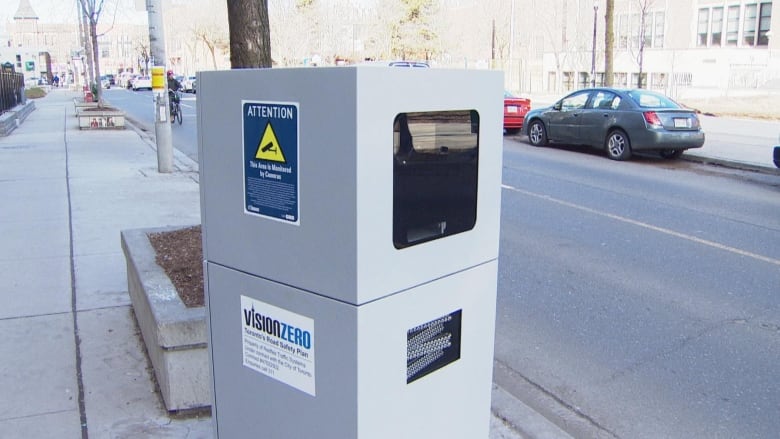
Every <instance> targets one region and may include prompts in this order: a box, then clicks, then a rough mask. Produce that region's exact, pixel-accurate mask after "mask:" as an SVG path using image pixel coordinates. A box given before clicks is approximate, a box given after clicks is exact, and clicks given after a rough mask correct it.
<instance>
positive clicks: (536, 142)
mask: <svg viewBox="0 0 780 439" xmlns="http://www.w3.org/2000/svg"><path fill="white" fill-rule="evenodd" d="M528 140H529V141H530V142H531V145H533V146H544V145H547V130H545V129H544V124H543V123H542V121H541V120H535V121H533V122H531V125H529V126H528Z"/></svg>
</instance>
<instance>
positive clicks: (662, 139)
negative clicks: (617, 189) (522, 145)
mask: <svg viewBox="0 0 780 439" xmlns="http://www.w3.org/2000/svg"><path fill="white" fill-rule="evenodd" d="M523 132H524V134H527V135H528V139H529V141H530V142H531V144H532V145H535V146H543V145H547V144H548V143H549V142H556V143H564V144H569V145H589V146H594V147H597V148H603V149H604V150H606V152H607V156H609V158H611V159H613V160H627V159H629V158H630V157H631V153H632V152H633V151H657V152H659V153H660V154H661V156H662V157H664V158H669V159H672V158H678V157H680V155H682V153H683V152H684V151H685V150H686V149H690V148H700V147H701V146H702V145H704V131H703V130H702V129H701V125H700V124H699V118H698V117H697V116H696V113H695V112H694V111H693V110H690V109H687V108H683V107H682V106H680V105H679V104H677V103H676V102H674V101H673V100H671V99H669V98H668V97H666V96H664V95H663V94H661V93H657V92H654V91H650V90H644V89H632V90H623V89H614V88H589V89H584V90H578V91H575V92H573V93H571V94H569V95H567V96H565V97H563V98H562V99H560V100H559V101H558V102H556V103H555V104H553V105H552V106H551V107H547V108H540V109H534V110H531V111H529V112H528V114H526V116H525V120H524V121H523Z"/></svg>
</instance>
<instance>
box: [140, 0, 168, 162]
mask: <svg viewBox="0 0 780 439" xmlns="http://www.w3.org/2000/svg"><path fill="white" fill-rule="evenodd" d="M146 11H147V13H148V16H149V46H150V51H151V54H152V58H153V60H154V61H153V62H154V65H155V66H162V67H163V69H165V60H166V56H165V32H164V30H163V15H162V2H161V1H160V0H146ZM147 74H148V73H147ZM168 108H169V107H168V93H167V91H165V90H163V91H162V92H158V93H156V95H155V98H154V134H155V141H156V143H157V171H158V172H162V173H170V172H173V143H172V142H171V123H170V120H169V118H170V111H169V110H168Z"/></svg>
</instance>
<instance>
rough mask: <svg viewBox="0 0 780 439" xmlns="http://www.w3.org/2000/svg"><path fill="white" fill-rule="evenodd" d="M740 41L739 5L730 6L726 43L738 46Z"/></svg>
mask: <svg viewBox="0 0 780 439" xmlns="http://www.w3.org/2000/svg"><path fill="white" fill-rule="evenodd" d="M738 41H739V6H729V13H728V18H727V22H726V45H727V46H736V45H737V42H738Z"/></svg>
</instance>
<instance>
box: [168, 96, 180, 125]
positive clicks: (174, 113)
mask: <svg viewBox="0 0 780 439" xmlns="http://www.w3.org/2000/svg"><path fill="white" fill-rule="evenodd" d="M168 100H169V101H170V104H171V123H173V122H174V121H177V122H179V125H181V123H182V117H181V105H180V104H179V101H180V100H181V97H180V96H179V92H178V91H176V92H175V91H172V90H171V91H169V92H168Z"/></svg>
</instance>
